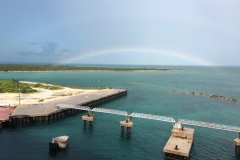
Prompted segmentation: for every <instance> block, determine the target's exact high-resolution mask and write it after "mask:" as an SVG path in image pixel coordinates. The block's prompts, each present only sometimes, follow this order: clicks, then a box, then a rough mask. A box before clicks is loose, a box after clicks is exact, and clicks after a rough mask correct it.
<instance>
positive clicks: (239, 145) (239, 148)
mask: <svg viewBox="0 0 240 160" xmlns="http://www.w3.org/2000/svg"><path fill="white" fill-rule="evenodd" d="M233 144H235V153H236V154H238V155H240V133H239V137H238V138H236V139H234V141H233Z"/></svg>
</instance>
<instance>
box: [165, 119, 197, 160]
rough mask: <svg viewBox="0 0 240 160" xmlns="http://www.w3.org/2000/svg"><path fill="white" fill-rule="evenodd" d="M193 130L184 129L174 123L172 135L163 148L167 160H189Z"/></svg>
mask: <svg viewBox="0 0 240 160" xmlns="http://www.w3.org/2000/svg"><path fill="white" fill-rule="evenodd" d="M193 134H194V129H193V128H185V127H182V126H181V124H180V123H174V124H173V129H172V134H171V136H170V138H169V140H168V142H167V144H166V145H165V147H164V148H163V152H164V153H165V157H166V158H171V159H182V160H187V159H188V157H189V153H190V150H191V147H192V142H193Z"/></svg>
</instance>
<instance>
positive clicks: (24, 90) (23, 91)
mask: <svg viewBox="0 0 240 160" xmlns="http://www.w3.org/2000/svg"><path fill="white" fill-rule="evenodd" d="M25 87H26V86H24V87H23V90H22V93H25V92H26V89H25ZM18 104H19V105H20V85H18Z"/></svg>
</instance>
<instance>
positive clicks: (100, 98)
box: [8, 89, 127, 126]
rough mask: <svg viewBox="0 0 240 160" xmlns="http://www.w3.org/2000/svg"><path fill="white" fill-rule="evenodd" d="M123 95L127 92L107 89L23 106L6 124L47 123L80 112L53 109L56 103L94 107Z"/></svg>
mask: <svg viewBox="0 0 240 160" xmlns="http://www.w3.org/2000/svg"><path fill="white" fill-rule="evenodd" d="M124 95H127V90H124V89H109V90H98V91H93V92H91V93H83V94H79V95H75V96H71V97H69V98H66V99H62V100H56V101H52V102H48V103H44V104H26V105H24V104H23V105H19V106H17V107H16V109H15V110H14V111H13V112H12V113H11V115H9V119H8V122H9V123H10V125H14V126H16V125H20V124H29V123H35V122H48V121H52V120H56V119H59V118H61V117H64V116H67V115H72V114H76V113H78V112H81V110H76V109H72V108H67V109H61V110H59V109H57V108H56V107H54V106H55V105H56V104H58V103H67V104H73V105H81V106H88V107H94V106H97V105H100V104H102V103H105V102H108V101H111V100H113V99H116V98H119V97H121V96H124Z"/></svg>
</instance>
